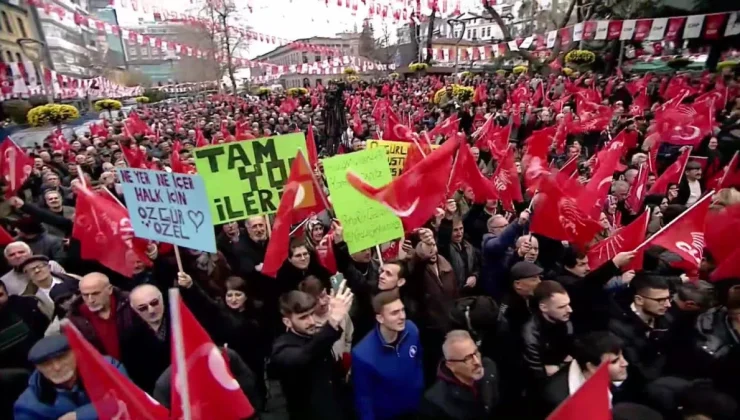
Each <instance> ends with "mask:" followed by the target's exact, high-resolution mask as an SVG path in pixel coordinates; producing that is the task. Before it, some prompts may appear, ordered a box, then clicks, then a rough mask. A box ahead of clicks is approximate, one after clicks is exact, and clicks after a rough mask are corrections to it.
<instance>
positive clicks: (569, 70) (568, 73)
mask: <svg viewBox="0 0 740 420" xmlns="http://www.w3.org/2000/svg"><path fill="white" fill-rule="evenodd" d="M561 71H562V72H563V74H564V75H566V76H568V77H570V76H571V75H572V74H573V72H575V70H573V69H572V68H570V67H563V68H562V69H561Z"/></svg>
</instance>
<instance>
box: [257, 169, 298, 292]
mask: <svg viewBox="0 0 740 420" xmlns="http://www.w3.org/2000/svg"><path fill="white" fill-rule="evenodd" d="M291 172H292V171H291ZM299 188H300V187H299V185H298V183H296V182H288V183H286V184H285V189H284V190H283V196H282V198H281V199H280V205H279V206H278V211H277V215H276V216H275V223H274V224H273V225H272V235H271V237H270V241H269V242H268V243H267V251H266V252H265V260H264V262H263V265H262V274H264V275H266V276H269V277H273V278H274V277H275V276H277V272H278V270H280V267H281V266H282V265H283V263H284V262H285V260H286V259H287V258H288V250H289V248H290V226H291V223H292V220H293V210H294V209H295V200H296V197H297V195H298V190H299Z"/></svg>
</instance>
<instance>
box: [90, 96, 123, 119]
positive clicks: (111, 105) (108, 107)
mask: <svg viewBox="0 0 740 420" xmlns="http://www.w3.org/2000/svg"><path fill="white" fill-rule="evenodd" d="M119 109H121V102H119V101H117V100H115V99H101V100H99V101H97V102H95V110H96V111H98V112H102V111H104V110H105V111H108V118H110V119H111V120H113V114H112V113H111V111H113V110H116V111H118V110H119Z"/></svg>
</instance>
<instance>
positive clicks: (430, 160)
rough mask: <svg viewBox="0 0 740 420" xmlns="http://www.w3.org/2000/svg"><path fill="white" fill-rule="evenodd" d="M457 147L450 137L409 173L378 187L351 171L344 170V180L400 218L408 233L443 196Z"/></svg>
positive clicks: (428, 215) (426, 216)
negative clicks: (345, 178)
mask: <svg viewBox="0 0 740 420" xmlns="http://www.w3.org/2000/svg"><path fill="white" fill-rule="evenodd" d="M458 145H459V141H458V137H457V136H454V137H452V138H451V139H450V140H448V141H447V142H445V143H444V144H443V145H442V147H440V148H439V149H437V150H435V151H434V152H432V153H431V154H430V155H428V156H427V157H426V159H424V160H423V161H421V162H419V163H418V164H417V165H415V166H414V167H413V168H411V170H409V171H408V172H405V173H404V174H403V175H401V176H399V177H398V178H395V179H394V180H393V181H392V182H391V183H390V184H387V185H385V186H383V187H380V188H375V187H373V186H372V185H370V184H368V183H366V182H365V181H364V180H363V179H362V178H360V177H359V176H357V175H355V174H354V173H353V172H352V171H347V181H348V182H349V183H350V184H351V185H352V186H353V187H354V188H355V189H356V190H358V191H359V192H360V193H362V194H363V195H365V196H366V197H369V198H372V199H373V200H375V201H377V202H379V203H381V204H383V205H384V206H386V207H388V208H389V209H390V210H391V211H392V212H393V214H395V215H396V216H398V217H400V218H401V221H402V222H403V226H404V230H405V231H406V232H410V231H412V230H414V229H416V228H418V227H421V226H423V225H424V223H426V222H427V220H429V218H430V217H432V215H433V214H434V211H435V209H436V208H437V206H438V205H439V204H440V203H442V202H443V201H444V199H445V198H446V197H447V181H448V179H449V174H450V173H451V171H452V157H453V156H454V154H455V151H456V150H457V148H458Z"/></svg>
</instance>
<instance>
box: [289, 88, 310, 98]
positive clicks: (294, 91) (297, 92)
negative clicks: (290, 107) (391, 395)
mask: <svg viewBox="0 0 740 420" xmlns="http://www.w3.org/2000/svg"><path fill="white" fill-rule="evenodd" d="M307 94H308V89H306V88H302V87H297V88H290V89H288V96H302V95H307Z"/></svg>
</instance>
